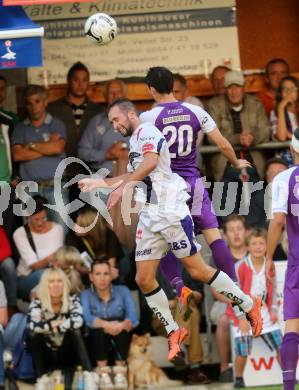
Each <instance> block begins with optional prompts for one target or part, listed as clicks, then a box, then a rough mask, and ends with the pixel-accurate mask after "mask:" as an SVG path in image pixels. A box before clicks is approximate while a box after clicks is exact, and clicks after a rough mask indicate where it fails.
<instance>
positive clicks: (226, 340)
mask: <svg viewBox="0 0 299 390" xmlns="http://www.w3.org/2000/svg"><path fill="white" fill-rule="evenodd" d="M216 343H217V348H218V352H219V357H220V374H221V373H222V372H224V371H226V370H227V369H228V368H229V358H230V334H229V318H228V316H227V315H226V314H224V315H222V316H221V317H220V318H219V321H218V324H217V328H216Z"/></svg>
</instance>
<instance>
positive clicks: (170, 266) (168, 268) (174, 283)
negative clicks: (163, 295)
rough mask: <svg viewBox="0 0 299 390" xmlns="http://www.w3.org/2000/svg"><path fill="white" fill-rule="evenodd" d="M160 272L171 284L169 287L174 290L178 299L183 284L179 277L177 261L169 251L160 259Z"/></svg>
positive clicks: (179, 270)
mask: <svg viewBox="0 0 299 390" xmlns="http://www.w3.org/2000/svg"><path fill="white" fill-rule="evenodd" d="M160 270H161V271H162V274H163V276H164V277H165V278H166V279H167V280H168V281H169V283H170V284H171V287H172V288H174V289H175V290H176V293H177V296H178V297H180V296H181V292H182V288H183V287H184V282H183V279H182V275H181V268H180V263H179V260H178V259H177V257H176V256H175V255H174V254H173V253H172V252H170V251H169V252H168V253H167V255H166V256H165V257H163V258H162V259H161V261H160Z"/></svg>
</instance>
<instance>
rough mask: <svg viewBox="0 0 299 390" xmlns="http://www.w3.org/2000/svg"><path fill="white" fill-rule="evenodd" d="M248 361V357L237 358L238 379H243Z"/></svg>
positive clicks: (236, 373) (236, 370)
mask: <svg viewBox="0 0 299 390" xmlns="http://www.w3.org/2000/svg"><path fill="white" fill-rule="evenodd" d="M246 361H247V356H236V360H235V375H236V378H243V374H244V369H245V366H246Z"/></svg>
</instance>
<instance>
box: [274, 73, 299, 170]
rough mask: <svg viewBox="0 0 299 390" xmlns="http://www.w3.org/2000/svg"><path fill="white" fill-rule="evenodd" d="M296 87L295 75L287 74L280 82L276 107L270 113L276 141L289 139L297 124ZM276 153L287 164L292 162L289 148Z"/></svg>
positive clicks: (297, 98)
mask: <svg viewBox="0 0 299 390" xmlns="http://www.w3.org/2000/svg"><path fill="white" fill-rule="evenodd" d="M298 88H299V80H298V79H296V77H293V76H287V77H285V78H283V79H282V80H281V82H280V85H279V88H278V91H277V97H276V107H275V109H274V110H272V111H271V114H270V121H271V124H272V131H273V136H274V137H275V138H276V139H277V140H278V141H286V140H290V139H291V138H292V135H293V132H294V131H295V130H296V129H297V128H298V126H299V91H298ZM277 153H279V155H280V156H281V157H282V158H283V159H285V160H286V161H287V162H288V164H289V165H292V164H293V159H292V156H291V153H290V151H289V149H283V150H281V151H279V152H277Z"/></svg>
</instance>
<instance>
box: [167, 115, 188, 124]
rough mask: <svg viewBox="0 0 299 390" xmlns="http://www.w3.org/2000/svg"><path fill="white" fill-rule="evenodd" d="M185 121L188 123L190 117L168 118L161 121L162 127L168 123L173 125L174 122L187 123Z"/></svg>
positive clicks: (177, 116)
mask: <svg viewBox="0 0 299 390" xmlns="http://www.w3.org/2000/svg"><path fill="white" fill-rule="evenodd" d="M187 121H190V115H176V116H170V117H168V118H163V120H162V122H163V125H168V124H169V123H174V122H187Z"/></svg>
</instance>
